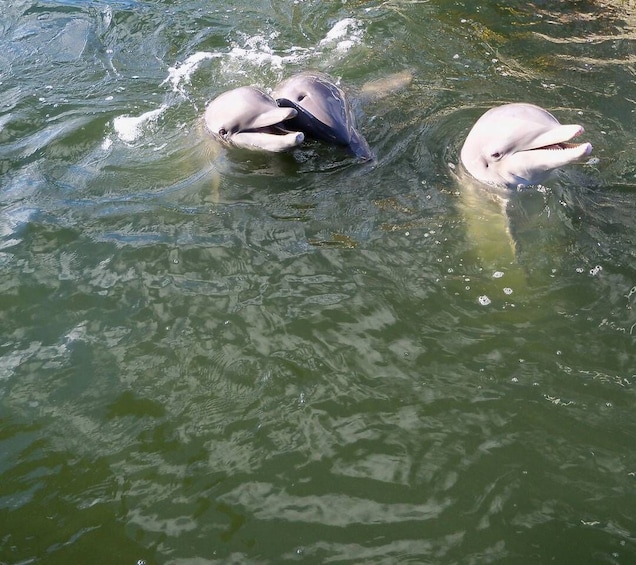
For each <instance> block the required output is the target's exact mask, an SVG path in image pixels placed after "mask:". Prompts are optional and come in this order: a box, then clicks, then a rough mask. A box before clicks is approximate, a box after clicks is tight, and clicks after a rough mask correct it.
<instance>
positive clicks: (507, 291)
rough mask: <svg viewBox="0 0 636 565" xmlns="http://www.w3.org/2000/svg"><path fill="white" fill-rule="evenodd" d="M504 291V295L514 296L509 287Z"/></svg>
mask: <svg viewBox="0 0 636 565" xmlns="http://www.w3.org/2000/svg"><path fill="white" fill-rule="evenodd" d="M503 291H504V294H507V295H511V294H512V289H511V288H510V287H509V286H507V287H505V288H504V289H503Z"/></svg>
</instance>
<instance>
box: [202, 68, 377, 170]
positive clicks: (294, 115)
mask: <svg viewBox="0 0 636 565" xmlns="http://www.w3.org/2000/svg"><path fill="white" fill-rule="evenodd" d="M204 122H205V125H206V127H207V129H208V131H209V132H210V134H211V135H212V136H213V137H214V138H216V139H217V140H218V141H220V142H221V143H223V144H226V145H229V146H233V147H240V148H244V149H254V150H262V151H272V152H281V151H287V150H289V149H292V148H294V147H297V146H298V145H300V144H301V143H302V142H303V141H304V140H305V138H306V137H308V138H313V139H318V140H322V141H326V142H329V143H333V144H336V145H341V146H343V147H346V148H348V149H349V150H350V151H351V153H353V154H354V155H355V156H356V157H358V158H359V159H361V160H365V161H367V160H371V159H372V158H373V154H372V153H371V149H370V148H369V145H368V144H367V142H366V140H365V139H364V137H363V136H362V135H360V133H359V132H358V131H357V130H356V128H355V123H354V118H353V113H352V111H351V107H350V106H349V102H348V100H347V97H346V95H345V93H344V92H343V91H342V90H341V89H340V88H338V86H336V85H335V84H334V83H333V82H332V81H331V80H330V79H329V77H327V76H326V75H324V74H322V73H317V72H303V73H299V74H297V75H294V76H292V77H290V78H289V79H287V80H286V81H283V82H282V83H280V84H279V85H278V86H277V87H276V88H275V89H274V92H273V93H272V96H269V95H268V94H266V93H265V92H263V91H262V90H260V89H258V88H256V87H253V86H243V87H240V88H236V89H234V90H230V91H228V92H224V93H223V94H221V95H220V96H218V97H217V98H215V99H214V100H212V102H210V104H208V106H207V108H206V110H205V114H204Z"/></svg>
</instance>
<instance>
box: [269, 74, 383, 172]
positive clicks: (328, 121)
mask: <svg viewBox="0 0 636 565" xmlns="http://www.w3.org/2000/svg"><path fill="white" fill-rule="evenodd" d="M272 97H273V98H274V99H275V100H276V103H277V104H278V105H279V106H280V107H281V109H282V108H286V109H293V110H296V114H295V115H294V116H292V117H291V118H289V119H288V120H286V121H285V125H286V126H287V127H288V128H290V129H292V130H298V131H301V132H303V133H304V134H305V136H306V137H308V138H312V139H317V140H320V141H325V142H327V143H333V144H335V145H341V146H343V147H346V148H348V149H349V150H350V151H351V153H353V154H354V155H355V156H356V157H358V158H359V159H361V160H363V161H370V160H372V159H373V158H374V156H373V153H372V152H371V149H370V147H369V144H368V143H367V141H366V140H365V139H364V137H363V136H362V135H361V134H360V133H359V132H358V131H357V129H356V127H355V121H354V118H353V112H352V111H351V106H350V105H349V101H348V100H347V96H346V95H345V93H344V91H343V90H341V89H340V88H339V87H338V86H336V84H335V83H334V82H333V81H332V80H331V78H329V77H328V76H327V75H325V74H323V73H319V72H315V71H307V72H302V73H298V74H296V75H293V76H291V77H290V78H288V79H287V80H285V81H283V82H281V83H280V84H279V85H278V86H277V87H276V88H275V89H274V92H273V93H272Z"/></svg>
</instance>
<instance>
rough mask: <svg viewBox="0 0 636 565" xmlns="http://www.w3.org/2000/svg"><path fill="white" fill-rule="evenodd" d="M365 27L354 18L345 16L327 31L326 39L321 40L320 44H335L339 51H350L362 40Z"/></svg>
mask: <svg viewBox="0 0 636 565" xmlns="http://www.w3.org/2000/svg"><path fill="white" fill-rule="evenodd" d="M363 35H364V29H363V28H362V24H361V23H360V22H359V21H358V20H356V19H354V18H344V19H343V20H339V21H337V22H336V23H335V24H334V25H333V27H332V28H331V29H330V30H329V31H328V32H327V35H326V36H325V37H324V39H322V40H320V43H319V45H321V46H325V45H333V44H335V48H336V49H337V50H338V51H348V50H349V49H351V48H352V47H353V46H354V45H358V44H359V43H361V42H362V36H363Z"/></svg>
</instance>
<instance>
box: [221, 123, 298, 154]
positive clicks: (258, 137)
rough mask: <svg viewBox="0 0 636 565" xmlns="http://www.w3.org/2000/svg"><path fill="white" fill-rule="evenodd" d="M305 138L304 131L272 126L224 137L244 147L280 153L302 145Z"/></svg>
mask: <svg viewBox="0 0 636 565" xmlns="http://www.w3.org/2000/svg"><path fill="white" fill-rule="evenodd" d="M304 139H305V136H304V134H303V133H302V132H299V131H287V130H283V129H282V128H277V127H274V126H270V127H268V128H262V129H258V130H247V131H240V132H237V133H235V134H232V135H230V136H227V137H225V138H224V140H225V141H226V142H227V143H229V144H230V145H233V146H234V147H240V148H243V149H257V150H262V151H272V152H274V153H279V152H282V151H288V150H289V149H293V148H294V147H297V146H298V145H300V144H301V143H302V142H303V141H304Z"/></svg>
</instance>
